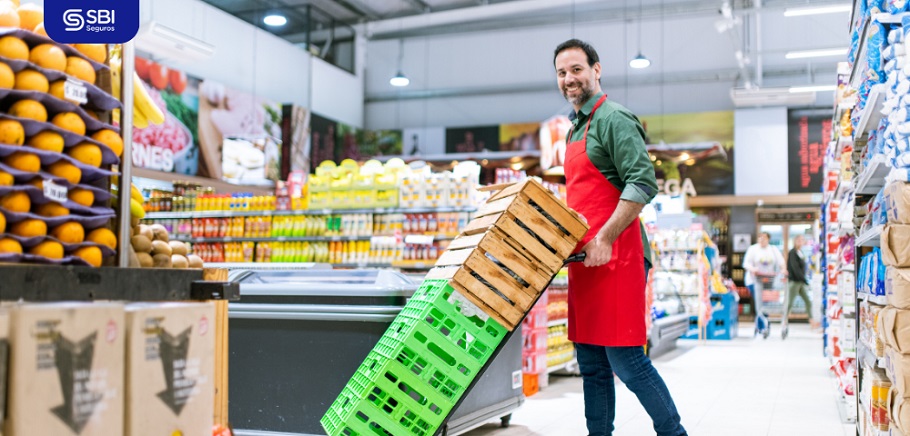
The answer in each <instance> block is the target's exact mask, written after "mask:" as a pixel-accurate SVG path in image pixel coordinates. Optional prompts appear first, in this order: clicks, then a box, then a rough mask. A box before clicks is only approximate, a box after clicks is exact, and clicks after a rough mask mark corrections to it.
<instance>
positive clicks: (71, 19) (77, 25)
mask: <svg viewBox="0 0 910 436" xmlns="http://www.w3.org/2000/svg"><path fill="white" fill-rule="evenodd" d="M116 12H117V11H114V10H109V9H89V10H87V11H85V17H83V16H82V9H67V10H65V11H63V24H65V25H66V26H67V27H66V29H65V30H66V31H67V32H78V31H80V30H82V29H83V28H84V27H85V25H86V24H90V25H93V24H111V25H113V24H114V17H115V14H116ZM110 30H114V29H113V28H111V29H110Z"/></svg>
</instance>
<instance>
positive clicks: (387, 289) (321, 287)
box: [234, 269, 418, 299]
mask: <svg viewBox="0 0 910 436" xmlns="http://www.w3.org/2000/svg"><path fill="white" fill-rule="evenodd" d="M234 280H235V281H238V282H239V283H240V295H241V299H242V297H243V296H244V295H326V296H328V295H348V296H353V295H410V294H412V293H413V292H414V291H415V290H417V287H418V284H417V283H416V282H414V281H413V280H411V279H410V278H408V277H407V276H405V275H404V274H401V273H399V272H396V271H389V270H376V269H360V270H299V271H283V270H278V271H269V270H252V269H251V270H246V271H242V272H238V273H237V274H236V275H235V278H234Z"/></svg>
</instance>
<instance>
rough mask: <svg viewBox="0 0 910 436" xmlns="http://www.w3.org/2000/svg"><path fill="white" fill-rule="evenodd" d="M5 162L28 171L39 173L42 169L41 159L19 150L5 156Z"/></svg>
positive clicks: (20, 169)
mask: <svg viewBox="0 0 910 436" xmlns="http://www.w3.org/2000/svg"><path fill="white" fill-rule="evenodd" d="M3 163H5V164H7V165H9V166H11V167H13V168H15V169H17V170H19V171H25V172H27V173H37V172H38V170H40V169H41V159H40V158H38V156H36V155H34V154H31V153H26V152H24V151H17V152H15V153H13V154H11V155H9V156H7V157H5V158H3Z"/></svg>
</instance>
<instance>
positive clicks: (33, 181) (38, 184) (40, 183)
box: [25, 176, 44, 192]
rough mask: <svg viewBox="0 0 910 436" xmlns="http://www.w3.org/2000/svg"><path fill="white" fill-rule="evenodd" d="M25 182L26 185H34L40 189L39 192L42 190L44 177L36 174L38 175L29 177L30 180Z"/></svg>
mask: <svg viewBox="0 0 910 436" xmlns="http://www.w3.org/2000/svg"><path fill="white" fill-rule="evenodd" d="M25 184H26V185H32V186H34V187H36V188H38V189H40V190H41V192H44V179H42V178H41V176H38V177H35V178H34V179H31V180H29V181H27V182H25Z"/></svg>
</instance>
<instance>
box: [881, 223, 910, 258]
mask: <svg viewBox="0 0 910 436" xmlns="http://www.w3.org/2000/svg"><path fill="white" fill-rule="evenodd" d="M881 246H882V262H884V264H885V265H887V266H889V267H898V268H907V267H910V225H906V224H888V225H887V226H885V228H884V230H882V235H881Z"/></svg>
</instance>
